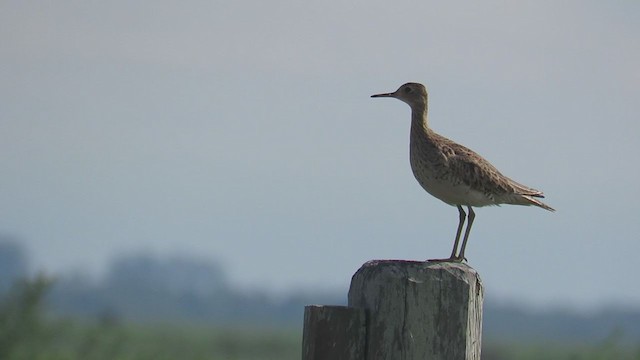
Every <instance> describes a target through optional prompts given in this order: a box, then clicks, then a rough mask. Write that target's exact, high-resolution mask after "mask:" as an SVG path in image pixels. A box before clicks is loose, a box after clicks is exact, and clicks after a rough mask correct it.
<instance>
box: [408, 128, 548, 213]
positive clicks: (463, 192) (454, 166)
mask: <svg viewBox="0 0 640 360" xmlns="http://www.w3.org/2000/svg"><path fill="white" fill-rule="evenodd" d="M410 161H411V168H412V170H413V174H414V176H415V177H416V180H418V182H419V183H420V185H421V186H422V187H423V188H424V189H425V190H426V191H427V192H429V193H430V194H431V195H433V196H435V197H436V198H438V199H440V200H442V201H444V202H445V203H447V204H450V205H468V206H476V207H477V206H487V205H499V204H515V205H535V206H539V207H541V208H544V209H547V210H553V209H552V208H551V207H549V206H548V205H546V204H544V203H542V202H541V201H539V200H537V199H535V198H542V197H544V195H543V193H542V192H541V191H539V190H536V189H533V188H530V187H527V186H524V185H522V184H520V183H517V182H515V181H513V180H511V179H509V178H508V177H506V176H504V175H503V174H502V173H500V171H499V170H498V169H497V168H496V167H495V166H493V165H492V164H491V163H489V162H488V161H487V160H486V159H484V158H483V157H482V156H480V155H478V154H477V153H476V152H474V151H473V150H471V149H469V148H467V147H465V146H463V145H460V144H458V143H456V142H454V141H452V140H449V139H447V138H446V137H444V136H441V135H439V134H437V133H435V132H434V131H433V130H431V129H429V128H427V127H426V126H424V125H423V124H420V123H417V122H416V121H412V126H411V135H410Z"/></svg>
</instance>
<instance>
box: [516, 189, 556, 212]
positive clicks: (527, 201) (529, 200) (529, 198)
mask: <svg viewBox="0 0 640 360" xmlns="http://www.w3.org/2000/svg"><path fill="white" fill-rule="evenodd" d="M534 196H535V197H544V196H543V195H542V193H540V194H537V195H534ZM521 199H523V200H524V201H523V202H522V203H520V204H521V205H535V206H537V207H541V208H543V209H545V210H549V211H556V209H554V208H552V207H551V206H549V205H547V204H545V203H543V202H542V201H540V200H538V199H536V198H534V197H533V196H531V195H522V196H521Z"/></svg>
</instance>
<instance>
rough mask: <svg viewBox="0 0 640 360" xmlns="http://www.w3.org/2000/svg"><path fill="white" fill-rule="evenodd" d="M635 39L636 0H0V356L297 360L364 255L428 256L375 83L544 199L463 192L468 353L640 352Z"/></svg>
mask: <svg viewBox="0 0 640 360" xmlns="http://www.w3.org/2000/svg"><path fill="white" fill-rule="evenodd" d="M639 34H640V3H637V2H633V1H610V2H597V1H564V2H556V1H530V2H529V1H521V2H499V1H490V2H482V3H464V4H456V3H451V2H432V1H428V2H419V3H418V2H406V1H399V2H388V1H377V0H374V1H366V2H365V1H351V2H337V1H325V2H323V3H299V2H294V1H285V0H276V1H269V2H259V1H236V2H220V1H213V2H209V1H188V2H177V1H165V0H160V1H155V2H129V1H120V0H117V1H111V2H95V1H89V2H87V1H62V2H41V1H21V2H17V1H4V2H0V43H1V44H2V45H1V46H0V59H1V60H0V99H1V100H0V169H2V176H0V204H1V205H0V293H2V302H1V303H0V328H1V329H0V358H3V359H4V358H34V357H36V356H47V357H46V358H65V359H69V358H83V359H89V358H131V357H134V358H154V359H158V358H176V357H181V358H221V359H289V358H291V359H294V358H296V359H297V358H299V357H300V342H301V337H302V312H303V306H304V305H306V304H311V303H324V304H343V303H345V302H346V292H347V289H348V285H349V281H350V278H351V275H352V274H353V273H354V272H355V271H356V270H357V269H358V268H359V266H360V265H361V264H362V263H364V262H366V261H367V260H371V259H411V260H424V259H427V258H434V257H444V256H447V255H448V254H449V252H450V248H451V245H452V240H453V236H454V231H455V228H456V225H457V221H458V214H457V211H456V209H455V208H454V207H450V206H448V205H445V204H444V203H441V202H439V201H438V200H436V199H434V198H432V197H430V196H429V195H428V194H427V193H425V192H424V191H423V190H422V189H421V188H420V186H419V185H418V184H417V182H416V181H415V180H414V179H413V176H412V174H411V170H410V167H409V163H408V134H409V115H410V113H409V108H408V106H406V105H405V104H403V103H401V102H399V101H394V100H386V99H370V98H369V96H370V95H371V94H374V93H380V92H390V91H394V90H395V89H396V88H397V87H398V86H400V85H401V84H403V83H405V82H408V81H415V82H421V83H424V84H425V85H426V86H427V87H428V89H429V94H430V109H429V110H430V113H429V116H430V124H431V127H432V128H433V129H434V130H435V131H437V132H439V133H441V134H443V135H445V136H447V137H449V138H451V139H453V140H455V141H457V142H460V143H462V144H465V145H467V146H468V147H470V148H472V149H474V150H475V151H477V152H478V153H480V154H481V155H483V156H484V157H485V158H487V159H488V160H489V161H491V162H492V163H493V164H494V165H496V166H497V167H498V168H499V169H501V171H502V172H503V173H504V174H505V175H507V176H509V177H511V178H513V179H515V180H516V181H519V182H522V183H524V184H526V185H529V186H532V187H534V188H538V189H541V190H543V191H544V192H545V194H546V195H547V199H546V202H547V203H548V204H549V205H551V206H553V207H555V208H556V209H557V210H558V211H557V212H556V213H549V212H546V211H543V210H541V209H537V208H524V207H512V206H503V207H500V208H481V209H478V210H477V211H476V214H477V217H476V222H475V224H474V229H473V234H472V235H471V238H470V241H469V246H468V248H467V257H468V259H469V264H470V265H471V266H473V267H474V268H475V269H476V270H478V271H479V273H480V274H481V276H482V279H483V281H484V285H485V290H486V292H485V294H486V301H485V321H484V334H483V335H484V336H483V340H484V347H485V350H484V353H483V357H484V358H486V359H489V360H491V359H494V360H495V359H511V358H518V359H526V358H531V359H540V358H554V359H560V358H568V359H569V358H570V359H582V358H585V359H588V358H598V359H600V358H602V359H605V358H607V359H609V358H620V359H623V358H629V359H631V358H633V359H637V358H639V357H640V325H639V324H640V286H639V285H638V284H639V282H638V268H637V262H636V261H635V256H636V254H638V253H639V252H640V241H639V240H640V235H639V233H638V230H637V226H636V224H637V214H638V211H637V209H636V205H635V203H634V199H636V198H637V197H638V196H639V195H640V190H638V189H639V188H638V186H637V179H638V177H639V175H640V170H639V168H638V166H637V164H638V160H637V159H636V156H637V155H638V154H639V153H640V142H638V141H637V139H636V137H637V134H638V131H639V130H640V125H639V123H638V121H637V120H638V114H639V111H638V110H639V105H638V99H639V98H640V90H639V89H640V67H639V66H638V64H640V42H638V41H637V39H638V35H639ZM20 324H22V325H20ZM158 324H162V326H158ZM34 343H37V344H38V346H37V347H34V346H32V345H33V344H34ZM36 348H37V349H38V350H34V349H36ZM34 352H37V353H34ZM25 354H27V355H28V356H27V355H25ZM42 354H45V355H42Z"/></svg>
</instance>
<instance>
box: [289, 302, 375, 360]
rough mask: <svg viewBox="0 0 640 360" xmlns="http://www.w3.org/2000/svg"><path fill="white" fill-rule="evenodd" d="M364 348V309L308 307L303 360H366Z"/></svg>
mask: <svg viewBox="0 0 640 360" xmlns="http://www.w3.org/2000/svg"><path fill="white" fill-rule="evenodd" d="M364 348H365V311H364V309H356V308H349V307H346V306H321V305H310V306H305V308H304V332H303V334H302V359H303V360H330V359H335V360H365V357H364Z"/></svg>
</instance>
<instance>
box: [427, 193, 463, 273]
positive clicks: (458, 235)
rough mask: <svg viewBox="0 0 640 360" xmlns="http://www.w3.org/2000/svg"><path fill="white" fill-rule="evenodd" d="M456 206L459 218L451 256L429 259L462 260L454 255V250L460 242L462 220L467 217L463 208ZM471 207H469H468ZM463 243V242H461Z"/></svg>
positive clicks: (441, 260) (442, 260)
mask: <svg viewBox="0 0 640 360" xmlns="http://www.w3.org/2000/svg"><path fill="white" fill-rule="evenodd" d="M457 206H458V213H459V214H460V219H459V222H458V230H457V231H456V240H455V241H454V242H453V250H451V256H449V258H448V259H429V261H436V262H437V261H440V262H444V261H462V259H463V258H458V257H457V256H456V251H457V250H458V243H459V242H460V234H461V233H462V225H464V221H465V218H466V217H467V214H465V212H464V210H463V209H462V206H460V205H457ZM469 209H471V208H469ZM463 244H464V243H463Z"/></svg>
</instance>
